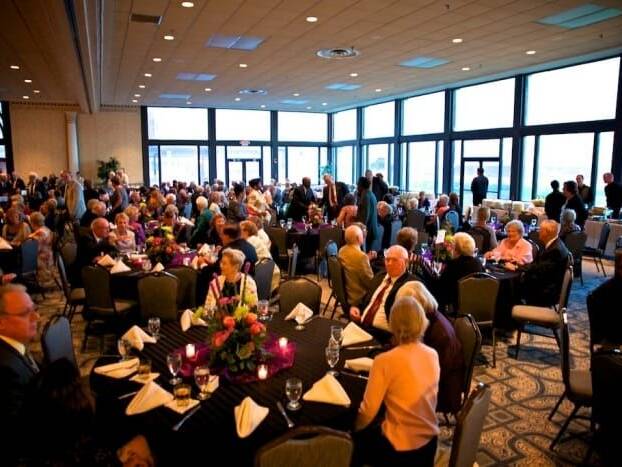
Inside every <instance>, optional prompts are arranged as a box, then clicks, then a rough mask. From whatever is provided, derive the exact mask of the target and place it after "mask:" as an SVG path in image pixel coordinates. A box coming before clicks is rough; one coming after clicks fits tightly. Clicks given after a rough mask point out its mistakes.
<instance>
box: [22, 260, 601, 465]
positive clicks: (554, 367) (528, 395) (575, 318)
mask: <svg viewBox="0 0 622 467" xmlns="http://www.w3.org/2000/svg"><path fill="white" fill-rule="evenodd" d="M583 267H584V273H583V274H584V282H585V283H584V285H581V283H580V282H579V281H575V282H574V284H573V287H572V292H571V296H570V303H569V319H570V333H571V355H572V357H573V365H574V366H575V367H580V368H585V367H587V366H588V365H589V348H588V346H589V334H588V326H589V325H588V319H587V312H586V307H585V297H586V295H587V293H588V292H589V291H590V290H592V289H593V288H595V287H596V286H597V285H598V284H600V283H601V282H602V281H603V280H604V279H603V277H602V275H598V274H596V270H595V268H594V265H593V263H589V262H588V261H584V265H583ZM607 271H608V274H609V275H611V274H612V272H613V267H612V264H611V263H609V264H607ZM310 277H313V276H310ZM325 282H326V281H325V280H324V281H323V284H322V286H323V287H322V288H323V291H324V293H323V300H324V302H325V301H326V300H327V299H328V293H329V291H328V287H327V284H326V283H325ZM63 306H64V299H63V297H62V294H60V293H58V292H54V293H48V294H46V298H45V299H43V300H41V301H40V302H39V307H40V310H41V314H42V323H45V321H46V320H47V319H49V317H50V316H51V315H53V314H54V313H56V312H58V311H62V309H63ZM42 327H43V326H41V328H42ZM72 329H73V337H74V345H75V349H76V355H77V357H78V361H79V363H80V365H81V368H82V371H83V373H84V374H88V373H89V372H90V369H91V367H92V364H93V362H94V359H95V358H96V357H97V356H98V355H99V347H98V345H97V340H96V339H90V340H89V345H88V346H87V349H86V352H81V351H80V350H81V349H80V345H81V342H82V336H83V330H84V322H83V321H82V319H81V316H80V315H76V317H75V318H74V320H73V323H72ZM514 342H515V339H514V336H513V335H508V336H506V337H505V338H502V339H501V340H500V342H498V344H497V366H496V368H492V367H490V366H487V365H485V364H481V365H478V366H477V367H476V368H475V371H474V375H473V379H474V383H475V382H477V381H482V382H485V383H488V384H490V385H491V387H492V391H493V396H492V403H491V406H490V410H489V414H488V418H487V420H486V423H485V426H484V431H483V433H482V437H481V443H480V448H479V452H478V456H477V462H478V464H479V465H480V466H506V465H512V466H523V465H529V466H530V467H535V466H555V465H561V466H570V465H580V464H581V462H582V460H583V458H584V456H585V454H586V452H587V449H588V443H589V439H590V438H589V435H588V434H587V432H588V429H589V423H588V422H586V421H583V420H581V421H575V422H573V423H571V424H570V426H569V429H568V433H572V434H581V433H585V435H584V436H582V437H573V438H570V439H568V437H567V436H565V437H564V439H562V442H561V443H560V444H559V445H558V446H557V447H556V448H555V451H550V450H549V444H550V442H551V440H552V439H553V438H554V437H555V435H556V434H557V432H558V430H559V428H560V426H561V424H562V423H563V422H564V420H565V419H566V417H567V416H568V414H569V413H570V411H571V410H572V404H571V403H569V402H567V401H566V402H564V403H563V404H562V405H561V407H560V409H559V411H558V413H557V414H556V416H555V417H554V418H553V420H552V421H549V420H548V418H547V417H548V414H549V412H550V411H551V409H552V408H553V406H554V404H555V402H556V401H557V399H558V398H559V396H560V395H561V393H562V391H563V383H562V380H561V372H560V361H559V350H558V348H557V344H556V343H555V341H554V340H553V339H547V338H544V337H539V336H531V335H523V339H522V342H521V351H520V357H519V359H518V360H516V359H515V358H514V352H515V346H514ZM106 346H107V347H112V348H114V342H107V344H106ZM38 350H40V346H39V345H38V343H35V346H34V348H33V351H34V352H35V353H36V352H37V351H38ZM482 354H483V357H484V358H485V359H486V360H488V361H492V347H491V346H490V345H489V341H488V340H486V339H484V345H483V347H482ZM582 413H584V414H589V411H587V410H586V409H584V410H583V411H582ZM450 439H451V429H449V428H447V427H444V428H443V429H442V434H441V440H442V442H443V443H447V441H449V440H450ZM590 465H598V459H597V456H593V457H592V460H591V462H590Z"/></svg>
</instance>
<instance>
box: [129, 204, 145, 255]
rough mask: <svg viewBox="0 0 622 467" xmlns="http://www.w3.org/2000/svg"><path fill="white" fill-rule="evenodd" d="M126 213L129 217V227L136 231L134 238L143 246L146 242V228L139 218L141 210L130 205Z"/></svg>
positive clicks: (137, 243)
mask: <svg viewBox="0 0 622 467" xmlns="http://www.w3.org/2000/svg"><path fill="white" fill-rule="evenodd" d="M125 215H126V216H127V218H128V227H129V229H130V230H131V231H132V232H134V240H135V242H136V245H137V246H142V245H144V244H145V229H144V227H143V225H142V224H141V223H140V222H138V218H139V217H140V210H139V209H138V208H137V207H136V206H134V205H132V206H128V207H127V208H126V209H125Z"/></svg>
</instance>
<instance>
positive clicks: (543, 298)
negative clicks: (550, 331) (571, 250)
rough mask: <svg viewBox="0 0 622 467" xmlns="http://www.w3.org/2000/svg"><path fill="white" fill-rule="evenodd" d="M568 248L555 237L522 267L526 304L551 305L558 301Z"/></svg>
mask: <svg viewBox="0 0 622 467" xmlns="http://www.w3.org/2000/svg"><path fill="white" fill-rule="evenodd" d="M567 265H568V249H567V248H566V245H564V242H562V241H561V240H560V239H559V238H558V239H556V240H555V241H554V242H553V243H552V244H551V245H549V247H548V248H546V249H544V250H542V251H541V253H540V254H539V255H538V256H537V257H536V258H535V259H534V261H533V262H532V263H531V264H528V265H527V266H525V268H524V269H523V277H522V289H523V297H524V298H525V300H526V301H527V304H528V305H536V306H551V305H555V304H557V303H558V301H559V294H560V292H561V287H562V281H563V280H564V272H565V271H566V267H567Z"/></svg>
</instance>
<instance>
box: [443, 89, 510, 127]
mask: <svg viewBox="0 0 622 467" xmlns="http://www.w3.org/2000/svg"><path fill="white" fill-rule="evenodd" d="M454 105H455V107H454V108H455V116H454V130H456V131H464V130H481V129H485V128H505V127H511V126H512V123H513V118H514V78H510V79H505V80H502V81H494V82H492V83H484V84H478V85H476V86H468V87H466V88H460V89H457V90H456V93H455V103H454Z"/></svg>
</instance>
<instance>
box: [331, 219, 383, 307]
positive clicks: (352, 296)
mask: <svg viewBox="0 0 622 467" xmlns="http://www.w3.org/2000/svg"><path fill="white" fill-rule="evenodd" d="M345 240H346V244H345V245H344V246H342V247H341V248H340V249H339V254H338V258H339V262H340V263H341V266H342V267H343V270H344V276H345V286H346V295H347V297H348V304H349V305H350V306H359V305H360V303H361V300H363V298H364V297H365V295H366V294H367V292H368V289H369V283H370V281H371V280H372V278H373V277H374V273H373V272H372V270H371V265H370V264H369V257H368V256H367V255H366V254H365V253H364V252H363V251H362V250H361V246H362V245H363V244H364V243H365V239H364V237H363V231H362V230H361V229H360V228H359V227H358V226H356V225H351V226H350V227H348V228H347V229H346V232H345Z"/></svg>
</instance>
